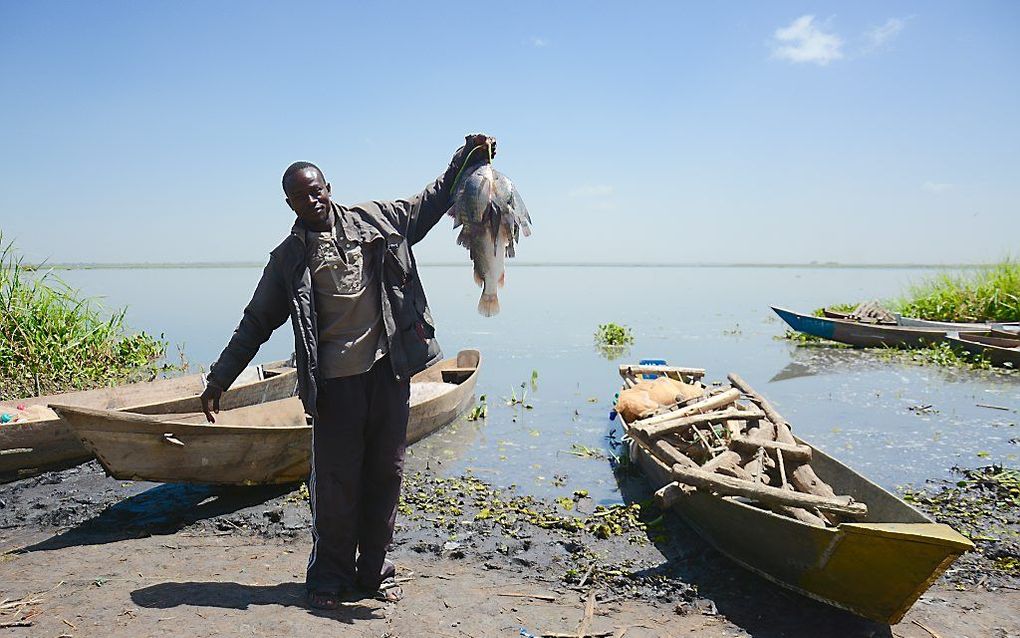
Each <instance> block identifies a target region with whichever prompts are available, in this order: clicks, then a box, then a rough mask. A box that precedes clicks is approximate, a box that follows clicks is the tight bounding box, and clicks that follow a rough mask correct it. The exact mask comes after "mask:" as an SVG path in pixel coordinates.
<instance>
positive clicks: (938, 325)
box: [822, 308, 1020, 333]
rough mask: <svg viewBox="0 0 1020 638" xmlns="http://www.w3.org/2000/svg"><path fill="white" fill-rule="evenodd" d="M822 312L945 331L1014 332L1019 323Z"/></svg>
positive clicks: (826, 315) (875, 323) (893, 324)
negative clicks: (878, 317) (883, 318)
mask: <svg viewBox="0 0 1020 638" xmlns="http://www.w3.org/2000/svg"><path fill="white" fill-rule="evenodd" d="M822 314H823V315H824V316H825V317H826V318H828V319H846V320H848V321H858V322H861V323H866V324H871V325H879V326H902V327H904V328H926V329H929V330H945V331H946V332H960V331H962V330H963V331H968V332H975V331H977V332H980V331H983V330H1004V331H1007V332H1013V333H1015V332H1016V331H1017V330H1018V329H1020V323H1017V322H1008V323H1003V322H995V321H993V322H990V323H987V322H961V321H931V320H928V319H918V318H917V317H904V316H903V315H901V314H900V313H898V312H894V313H892V315H893V317H895V321H873V320H870V321H869V320H864V321H861V320H860V319H856V318H853V317H851V313H849V312H840V311H838V310H830V309H829V308H823V309H822Z"/></svg>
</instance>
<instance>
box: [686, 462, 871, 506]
mask: <svg viewBox="0 0 1020 638" xmlns="http://www.w3.org/2000/svg"><path fill="white" fill-rule="evenodd" d="M673 477H674V478H675V479H676V480H677V481H678V482H680V483H687V484H688V485H693V486H694V487H697V488H699V489H706V490H711V491H713V492H717V493H718V494H721V495H725V496H743V497H745V498H749V499H753V500H756V501H759V502H760V503H763V504H766V505H772V504H775V505H786V506H790V507H801V508H810V507H813V508H817V509H819V510H822V511H825V512H836V513H838V514H843V515H845V516H851V517H861V516H867V514H868V506H867V505H865V504H864V503H857V502H855V501H854V499H853V497H851V496H833V497H831V498H826V497H822V496H816V495H814V494H802V493H800V492H791V491H787V490H784V489H781V488H777V487H769V486H767V485H758V484H757V483H753V482H750V481H742V480H740V479H735V478H732V477H729V476H722V475H719V474H710V473H709V472H705V471H703V470H701V469H700V468H693V467H685V466H683V465H681V464H679V463H677V464H676V465H674V466H673Z"/></svg>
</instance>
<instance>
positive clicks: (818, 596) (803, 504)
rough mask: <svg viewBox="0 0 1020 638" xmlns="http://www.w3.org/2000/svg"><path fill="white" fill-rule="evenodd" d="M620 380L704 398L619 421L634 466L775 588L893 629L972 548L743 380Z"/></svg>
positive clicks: (632, 370)
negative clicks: (846, 461) (829, 450)
mask: <svg viewBox="0 0 1020 638" xmlns="http://www.w3.org/2000/svg"><path fill="white" fill-rule="evenodd" d="M620 374H621V376H622V377H623V379H624V388H625V390H624V392H625V391H626V389H630V388H636V387H639V384H641V383H642V380H641V379H640V378H639V375H640V376H641V377H646V376H648V375H659V376H670V377H673V378H674V379H676V380H677V381H679V382H680V383H683V384H686V385H690V386H695V387H697V388H700V389H701V393H700V395H698V396H695V397H693V398H687V399H684V400H680V401H678V402H676V403H672V404H667V405H663V406H662V407H660V408H658V409H656V410H651V411H649V412H648V413H647V414H644V415H642V416H641V417H640V418H633V417H631V418H630V419H625V418H624V417H623V415H622V414H621V415H620V418H621V420H623V427H624V430H625V433H626V438H627V440H628V446H629V447H628V449H629V454H630V458H631V460H632V461H634V462H635V463H636V464H637V465H638V466H639V467H640V468H641V469H642V470H643V472H644V474H645V475H646V477H647V478H648V480H649V481H650V482H651V483H652V485H653V487H655V488H656V489H657V492H656V498H657V500H658V501H659V502H660V504H661V505H662V506H663V507H671V508H673V509H674V510H675V511H676V512H677V513H678V514H679V515H680V516H681V517H683V518H684V519H685V520H686V521H687V522H688V523H689V524H690V525H691V527H693V528H694V529H695V530H696V531H697V532H698V533H699V534H700V535H701V536H702V537H703V538H704V539H705V540H706V541H708V542H709V543H710V544H712V545H713V546H714V547H716V549H718V550H719V551H720V552H721V553H723V554H724V555H726V556H727V557H729V558H730V559H731V560H733V561H734V562H736V563H737V564H739V565H741V566H743V567H745V568H747V569H749V570H751V571H753V572H755V573H757V574H759V575H760V576H763V577H765V578H766V579H768V580H771V581H772V582H774V583H777V584H779V585H781V586H783V587H785V588H788V589H790V590H793V591H796V592H798V593H800V594H803V595H805V596H808V597H810V598H813V599H815V600H819V601H822V602H824V603H827V604H829V605H833V606H835V607H839V608H841V609H845V610H848V611H850V612H853V613H855V614H857V615H860V616H863V617H865V618H869V619H872V620H876V621H879V622H884V623H888V624H895V623H896V622H898V621H899V620H900V619H901V618H902V617H903V615H904V614H905V613H906V612H907V611H908V610H909V609H910V607H911V606H912V605H913V603H914V602H915V601H916V600H917V599H918V597H920V596H921V594H923V593H924V592H925V591H926V590H927V589H928V587H929V586H930V585H931V584H932V583H933V582H934V581H935V580H936V579H937V578H938V577H939V575H941V574H942V573H943V572H944V571H945V570H946V569H947V568H948V567H949V566H950V565H951V564H952V563H953V561H955V560H956V558H957V557H959V556H960V555H961V554H962V553H963V552H966V551H969V550H971V549H973V547H974V546H973V544H972V543H971V541H970V540H968V539H967V538H966V537H964V536H962V535H960V534H959V533H957V532H955V531H954V530H953V529H952V528H950V527H948V526H946V525H942V524H939V523H935V522H934V521H932V520H931V519H930V518H928V517H927V516H925V515H924V514H922V513H921V512H919V511H918V510H916V509H914V508H913V507H911V506H910V505H908V504H907V503H906V502H904V501H903V500H901V499H900V498H898V497H896V496H895V495H893V494H891V493H889V492H887V491H886V490H884V489H882V488H881V487H879V486H878V485H876V484H874V483H872V482H871V481H869V480H868V479H866V478H864V477H863V476H861V475H859V474H857V473H856V472H854V471H853V470H852V469H850V468H849V467H847V466H845V465H843V464H842V463H840V462H839V461H837V460H836V459H834V458H832V457H830V456H828V455H827V454H825V453H824V452H822V451H821V450H819V449H818V448H816V447H814V446H812V445H811V444H810V443H808V442H807V441H804V440H803V439H801V438H799V437H797V436H795V435H794V434H793V433H792V430H791V427H790V424H789V422H788V421H786V420H785V419H784V418H783V417H782V416H781V415H780V414H779V413H778V412H777V411H776V409H775V408H774V407H773V406H772V405H771V404H770V403H769V402H768V401H767V400H766V399H765V398H764V397H763V396H761V395H760V394H758V393H757V392H756V391H755V390H754V389H753V388H751V386H750V385H748V384H747V382H746V381H744V380H743V379H742V378H740V377H739V376H738V375H736V374H730V375H729V377H728V379H729V382H730V383H729V385H728V386H727V385H718V386H706V385H705V384H704V383H702V378H703V377H704V370H702V369H698V368H672V367H668V366H629V365H624V366H620ZM624 392H621V394H620V396H621V398H622V397H623V396H624Z"/></svg>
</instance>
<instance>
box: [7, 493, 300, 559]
mask: <svg viewBox="0 0 1020 638" xmlns="http://www.w3.org/2000/svg"><path fill="white" fill-rule="evenodd" d="M293 489H294V486H293V485H270V486H258V487H231V486H214V485H187V484H180V483H167V484H163V485H157V486H155V487H152V488H150V489H148V490H146V491H144V492H142V493H141V494H136V495H135V496H131V497H129V498H126V499H124V500H122V501H120V502H118V503H115V504H113V505H111V506H109V507H107V508H106V509H104V510H103V511H102V512H100V513H99V514H97V515H96V516H94V517H92V518H90V519H88V520H87V521H85V522H83V523H81V524H79V525H76V526H74V527H72V528H71V529H68V530H66V531H64V532H61V533H59V534H57V535H55V536H52V537H50V538H48V539H46V540H44V541H41V542H38V543H36V544H34V545H30V546H28V547H25V548H23V549H21V550H19V553H20V552H36V551H49V550H54V549H62V548H65V547H74V546H80V545H101V544H105V543H112V542H116V541H120V540H125V539H129V538H141V537H145V536H151V535H157V534H173V533H174V532H177V531H179V530H181V529H182V528H184V527H186V526H188V525H191V524H193V523H196V522H198V521H200V520H203V519H207V518H213V517H216V516H222V515H223V514H229V513H231V512H235V511H237V510H240V509H244V508H246V507H252V506H254V505H258V504H260V503H264V502H265V501H267V500H270V499H273V498H276V497H277V496H281V495H283V494H286V493H288V492H290V491H291V490H293Z"/></svg>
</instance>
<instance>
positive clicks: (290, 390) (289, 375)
mask: <svg viewBox="0 0 1020 638" xmlns="http://www.w3.org/2000/svg"><path fill="white" fill-rule="evenodd" d="M242 375H243V376H242V377H240V382H239V383H238V382H235V385H234V387H232V388H230V390H228V391H226V392H224V393H223V397H222V398H221V399H220V407H221V408H223V409H225V410H230V409H234V408H240V407H244V406H249V405H254V404H258V403H264V402H266V401H273V400H276V399H283V398H286V397H291V396H294V395H295V393H296V392H297V373H296V371H295V369H294V368H291V367H288V366H287V365H286V363H285V362H283V361H277V362H273V363H267V364H265V365H263V366H259V367H252V368H250V369H248V370H246V371H245V372H244V373H242ZM204 388H205V381H204V379H203V376H202V375H201V374H189V375H185V376H181V377H175V378H172V379H158V380H156V381H149V382H142V383H129V384H126V385H121V386H114V387H108V388H97V389H94V390H82V391H79V392H67V393H63V394H54V395H49V396H42V397H33V398H29V399H17V400H14V401H4V402H0V411H3V409H4V408H8V409H11V408H14V407H16V406H19V405H23V406H25V407H29V406H46V405H49V404H51V403H59V404H62V405H69V406H77V407H84V408H94V409H102V410H124V411H130V412H135V413H139V414H173V413H181V412H198V411H199V410H201V402H200V400H199V396H200V395H201V394H202V390H203V389H204ZM91 458H92V453H91V452H90V451H89V450H88V449H86V448H85V446H83V445H82V443H81V441H80V440H79V438H78V437H77V435H75V433H74V432H73V431H72V430H71V429H70V428H69V427H68V426H67V423H66V422H65V421H64V420H63V419H61V418H60V417H59V416H57V415H56V414H52V415H50V416H48V417H46V418H42V419H39V420H33V421H19V422H14V423H5V424H3V425H0V482H4V481H11V480H16V479H19V478H24V477H27V476H33V475H35V474H39V473H41V472H45V471H49V470H56V469H62V468H66V467H71V466H74V465H78V464H79V463H84V462H85V461H88V460H89V459H91Z"/></svg>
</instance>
